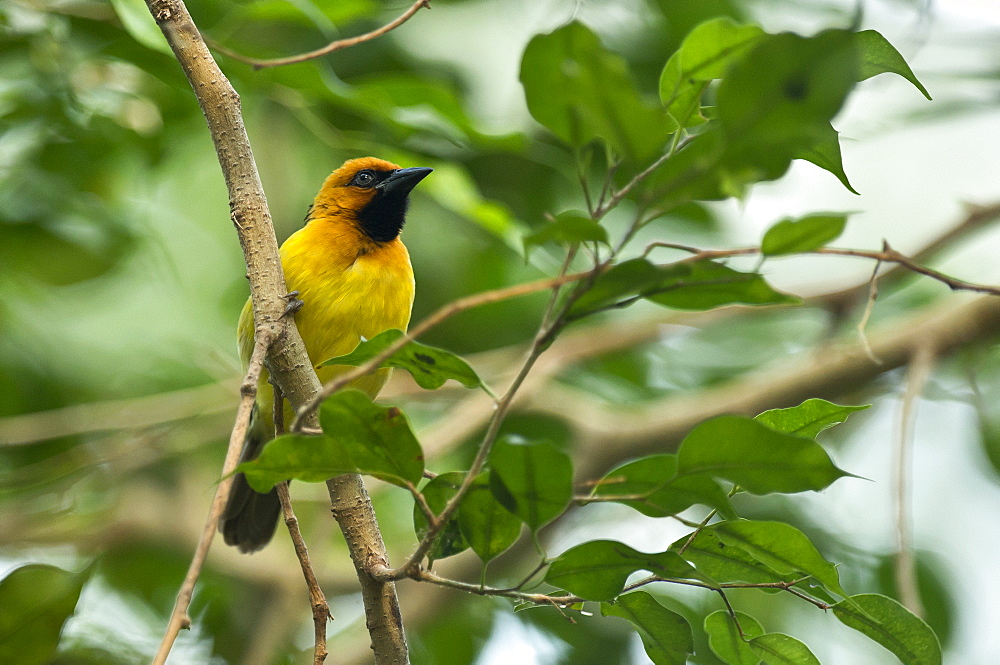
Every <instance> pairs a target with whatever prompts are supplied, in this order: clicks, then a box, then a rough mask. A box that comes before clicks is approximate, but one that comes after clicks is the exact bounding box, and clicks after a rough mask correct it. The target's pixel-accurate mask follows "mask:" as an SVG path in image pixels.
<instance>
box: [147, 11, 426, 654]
mask: <svg viewBox="0 0 1000 665" xmlns="http://www.w3.org/2000/svg"><path fill="white" fill-rule="evenodd" d="M146 4H147V6H148V7H149V10H150V13H152V15H153V17H154V18H155V19H156V22H157V24H158V25H159V27H160V30H162V31H163V34H164V36H165V37H166V38H167V42H168V43H169V44H170V47H171V49H172V50H173V52H174V55H175V56H176V57H177V60H178V62H180V64H181V67H182V68H183V69H184V73H185V75H186V76H187V78H188V81H189V82H190V84H191V87H192V89H193V90H194V93H195V96H196V97H197V98H198V103H199V105H200V106H201V110H202V113H203V114H204V115H205V119H206V121H207V122H208V127H209V130H210V132H211V135H212V140H213V142H214V143H215V150H216V153H217V154H218V158H219V164H220V166H221V167H222V172H223V175H224V176H225V179H226V186H227V187H228V190H229V206H230V210H231V216H232V220H233V223H234V225H235V226H236V229H237V233H238V234H239V238H240V245H241V246H242V248H243V256H244V258H245V260H246V263H247V277H248V278H249V280H250V298H251V301H252V304H253V313H254V323H255V332H256V335H257V339H261V338H264V337H266V338H268V339H273V340H274V341H273V343H272V344H271V345H270V348H269V350H268V354H267V368H268V370H269V371H270V374H271V377H272V378H273V379H274V380H275V381H276V382H277V384H278V386H280V388H281V392H282V393H283V394H284V395H285V398H286V399H287V400H288V401H289V403H290V404H291V405H292V407H293V408H295V409H296V410H297V409H299V408H301V407H302V405H303V404H305V403H306V402H308V401H309V399H310V398H312V397H313V396H314V395H315V394H316V393H318V392H319V390H320V383H319V380H318V379H317V378H316V372H315V371H313V369H312V363H311V362H310V361H309V357H308V355H307V354H306V351H305V346H304V345H303V343H302V338H301V337H300V336H299V333H298V331H297V330H296V328H295V325H294V323H293V322H292V320H291V318H290V317H284V316H283V314H284V310H285V300H284V298H283V296H284V295H285V293H286V291H287V289H286V287H285V283H284V275H283V274H282V270H281V260H280V258H279V254H278V243H277V240H276V238H275V235H274V228H273V226H272V224H271V216H270V213H269V212H268V208H267V201H266V199H265V197H264V191H263V187H262V186H261V182H260V176H259V175H258V173H257V166H256V164H255V162H254V158H253V153H252V151H251V149H250V142H249V140H248V138H247V134H246V128H245V127H244V125H243V119H242V116H241V112H240V100H239V96H238V95H237V94H236V91H235V90H234V89H233V87H232V86H231V85H230V83H229V81H228V79H227V78H226V77H225V75H223V73H222V71H221V70H220V69H219V67H218V65H217V64H216V63H215V60H214V59H213V58H212V54H211V53H210V52H209V50H208V47H207V46H206V45H205V42H204V40H203V39H202V38H201V35H200V34H199V32H198V28H197V27H196V26H195V24H194V22H193V21H192V19H191V16H190V14H189V13H188V11H187V8H186V7H185V6H184V3H183V1H182V0H146ZM305 424H306V425H307V426H312V427H315V426H318V419H317V418H316V416H315V413H312V414H310V415H309V416H308V417H307V422H306V423H305ZM344 483H346V484H348V485H349V484H352V483H353V484H356V485H358V486H361V480H360V478H358V477H353V478H351V479H350V480H347V481H344ZM334 514H335V515H336V516H337V518H338V522H339V523H340V526H341V529H342V530H343V531H344V534H345V537H346V539H347V541H348V543H352V542H358V541H364V542H366V543H368V544H369V545H370V546H371V547H372V548H375V549H374V550H373V551H371V552H369V555H370V556H377V557H381V558H383V559H384V558H385V549H384V547H381V544H382V537H381V534H380V533H379V530H378V524H377V523H376V522H375V520H374V513H373V511H372V510H371V504H370V502H369V501H368V495H367V493H364V492H361V493H356V494H355V496H354V500H353V501H352V502H346V501H344V502H341V504H340V505H339V506H335V511H334ZM351 552H352V555H356V554H357V551H356V549H355V548H353V547H352V549H351ZM366 564H367V560H365V561H358V560H357V559H355V566H356V567H358V569H359V571H361V570H364V569H365V565H366ZM359 578H360V580H361V585H362V589H363V593H364V596H365V598H366V600H367V599H368V598H369V597H373V598H374V597H380V598H382V599H383V602H382V603H379V604H369V603H367V602H366V605H365V610H366V612H369V616H368V626H369V629H370V632H371V637H372V643H373V645H374V647H375V652H376V657H377V660H376V662H377V663H378V665H382V664H383V663H392V664H393V665H396V664H397V663H407V662H408V655H407V653H406V643H405V640H403V639H402V635H403V628H402V621H401V618H400V615H399V612H398V608H397V607H396V605H395V589H394V587H393V586H392V585H386V584H384V583H381V582H377V581H376V580H375V579H373V578H372V577H370V576H368V575H364V574H359ZM390 595H391V596H392V602H391V603H389V602H386V601H385V597H386V596H390ZM379 611H381V612H384V614H383V615H381V616H372V614H371V613H372V612H379ZM185 615H186V612H185ZM171 642H172V640H171ZM169 649H170V646H169V645H166V641H165V651H166V652H169ZM161 650H163V649H161ZM165 658H166V654H165V653H164V656H163V659H164V660H165ZM159 662H162V661H159Z"/></svg>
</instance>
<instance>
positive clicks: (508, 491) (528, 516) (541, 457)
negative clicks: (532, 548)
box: [490, 438, 573, 531]
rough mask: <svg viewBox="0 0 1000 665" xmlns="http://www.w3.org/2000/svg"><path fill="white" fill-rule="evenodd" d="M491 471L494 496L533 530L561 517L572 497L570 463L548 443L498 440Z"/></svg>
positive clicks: (494, 448) (571, 465)
mask: <svg viewBox="0 0 1000 665" xmlns="http://www.w3.org/2000/svg"><path fill="white" fill-rule="evenodd" d="M490 468H491V473H490V489H491V490H492V492H493V496H494V497H495V498H496V499H497V500H498V501H499V502H500V504H501V505H503V507H504V508H506V509H507V510H509V511H510V512H511V513H513V514H514V515H517V517H518V518H519V519H520V520H521V521H522V522H524V523H525V524H527V525H528V528H529V529H531V530H532V531H537V530H538V529H539V527H541V526H543V525H545V524H548V523H549V522H551V521H552V520H554V519H555V518H556V517H558V516H559V515H561V514H562V513H563V511H564V510H566V507H567V506H568V505H569V502H570V501H571V500H572V498H573V463H572V462H571V461H570V458H569V455H567V454H566V453H564V452H562V451H561V450H559V449H557V448H556V447H555V446H553V445H551V444H548V443H521V442H517V441H514V440H512V439H511V438H504V439H501V440H499V441H497V442H496V444H495V445H494V446H493V451H492V452H491V453H490Z"/></svg>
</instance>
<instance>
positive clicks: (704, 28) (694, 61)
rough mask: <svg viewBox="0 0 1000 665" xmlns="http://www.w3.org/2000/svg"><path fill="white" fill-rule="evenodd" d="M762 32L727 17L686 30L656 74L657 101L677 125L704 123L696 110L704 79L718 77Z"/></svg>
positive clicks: (699, 105)
mask: <svg viewBox="0 0 1000 665" xmlns="http://www.w3.org/2000/svg"><path fill="white" fill-rule="evenodd" d="M763 35H764V31H763V30H762V29H761V28H760V27H758V26H756V25H738V24H736V23H735V22H733V20H732V19H730V18H729V17H720V18H716V19H712V20H709V21H705V22H704V23H702V24H700V25H699V26H697V27H696V28H695V29H694V30H692V31H691V32H690V33H688V36H687V37H685V38H684V43H683V44H682V45H681V48H680V49H678V50H677V52H676V53H675V54H674V55H672V56H671V57H670V60H668V61H667V64H666V66H665V67H664V68H663V72H662V73H661V74H660V101H662V102H663V105H664V106H665V107H666V108H667V114H668V115H669V116H670V117H671V118H672V119H673V120H674V121H675V122H676V123H677V125H678V126H679V127H689V126H692V125H696V124H699V123H701V122H704V118H702V117H701V115H700V113H699V110H700V107H701V95H702V93H703V92H704V90H705V88H706V87H707V85H708V82H709V81H711V80H712V79H717V78H721V77H722V76H723V75H724V73H725V71H726V69H727V68H728V67H729V66H730V65H731V64H732V63H734V62H736V61H737V60H738V59H739V58H741V57H742V56H743V55H745V54H746V52H747V51H748V50H749V49H750V48H751V47H752V46H753V45H754V44H755V43H756V42H757V41H758V40H759V39H760V38H761V37H762V36H763Z"/></svg>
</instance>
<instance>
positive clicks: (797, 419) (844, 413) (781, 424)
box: [754, 398, 871, 439]
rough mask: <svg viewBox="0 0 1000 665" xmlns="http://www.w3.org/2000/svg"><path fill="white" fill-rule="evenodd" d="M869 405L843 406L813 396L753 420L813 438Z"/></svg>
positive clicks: (788, 432)
mask: <svg viewBox="0 0 1000 665" xmlns="http://www.w3.org/2000/svg"><path fill="white" fill-rule="evenodd" d="M869 406H871V405H869V404H862V405H861V406H844V405H841V404H834V403H832V402H827V401H826V400H825V399H816V398H814V399H807V400H806V401H804V402H802V403H801V404H799V405H798V406H793V407H789V408H787V409H771V410H770V411H765V412H764V413H761V414H760V415H758V416H757V417H756V418H754V420H756V421H757V422H759V423H761V424H763V425H767V426H768V427H770V428H771V429H773V430H775V431H778V432H784V433H785V434H794V435H795V436H804V437H806V438H809V439H814V438H816V436H817V435H818V434H819V433H820V432H822V431H823V430H826V429H829V428H831V427H833V426H834V425H839V424H840V423H842V422H845V421H846V420H847V418H848V417H849V416H850V415H851V414H852V413H854V412H856V411H864V410H865V409H867V408H869Z"/></svg>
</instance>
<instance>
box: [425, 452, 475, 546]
mask: <svg viewBox="0 0 1000 665" xmlns="http://www.w3.org/2000/svg"><path fill="white" fill-rule="evenodd" d="M464 479H465V474H464V473H462V472H461V471H452V472H450V473H442V474H440V475H438V476H436V477H434V478H433V479H432V480H431V481H430V482H429V483H427V484H426V485H425V486H424V487H423V489H421V490H420V493H421V494H423V495H424V499H425V500H426V501H427V506H428V507H429V508H430V509H431V512H433V513H434V514H435V515H440V514H441V511H442V510H444V507H445V506H446V505H448V502H449V501H450V500H451V498H452V497H453V496H455V494H456V493H457V492H458V488H459V487H460V486H461V484H462V481H463V480H464ZM413 530H414V532H415V533H416V534H417V538H423V537H424V536H425V535H426V534H427V518H426V517H425V516H424V512H423V511H422V510H420V507H419V506H416V505H414V506H413ZM467 549H469V542H468V541H467V540H466V539H465V538H464V537H463V536H462V531H461V529H460V528H459V526H458V518H457V517H452V518H451V519H450V520H448V523H447V524H445V526H444V528H443V529H441V533H440V535H439V536H438V539H437V540H436V541H435V542H434V545H432V546H431V549H430V550H428V551H427V559H428V561H431V562H433V561H436V560H438V559H444V558H446V557H449V556H453V555H455V554H458V553H459V552H464V551H465V550H467Z"/></svg>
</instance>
